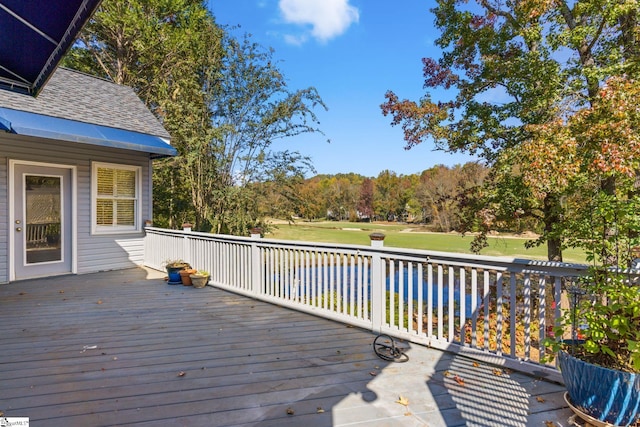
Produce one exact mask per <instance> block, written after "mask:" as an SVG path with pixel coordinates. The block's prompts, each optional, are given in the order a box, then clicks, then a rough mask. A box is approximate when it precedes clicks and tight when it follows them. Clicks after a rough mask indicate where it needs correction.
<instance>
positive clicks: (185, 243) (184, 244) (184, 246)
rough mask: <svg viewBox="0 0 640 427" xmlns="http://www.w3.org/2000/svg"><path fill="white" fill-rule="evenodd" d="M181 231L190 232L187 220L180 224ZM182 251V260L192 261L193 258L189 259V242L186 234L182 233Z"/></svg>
mask: <svg viewBox="0 0 640 427" xmlns="http://www.w3.org/2000/svg"><path fill="white" fill-rule="evenodd" d="M182 231H184V232H185V233H191V224H189V223H188V222H185V223H184V224H182ZM182 253H183V254H184V258H183V260H184V261H186V262H188V263H192V262H193V260H192V259H191V244H190V242H189V235H188V234H185V235H184V239H183V241H182Z"/></svg>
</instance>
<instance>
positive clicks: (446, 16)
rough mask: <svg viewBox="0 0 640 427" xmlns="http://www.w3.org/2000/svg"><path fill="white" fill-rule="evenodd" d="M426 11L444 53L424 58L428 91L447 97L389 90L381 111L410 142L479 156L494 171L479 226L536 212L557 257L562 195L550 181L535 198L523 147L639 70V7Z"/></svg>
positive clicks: (604, 0)
mask: <svg viewBox="0 0 640 427" xmlns="http://www.w3.org/2000/svg"><path fill="white" fill-rule="evenodd" d="M433 11H434V13H435V16H436V26H437V27H438V28H439V29H440V30H441V32H442V33H441V36H440V38H439V39H438V41H437V44H438V46H440V47H441V48H442V49H443V50H444V53H443V55H442V57H440V58H439V59H433V58H425V59H423V66H424V68H423V71H424V76H425V87H426V88H427V89H429V90H431V89H436V88H444V89H447V90H450V89H453V90H450V91H449V93H451V92H453V94H454V95H453V97H452V98H451V99H449V100H446V101H436V100H433V99H432V97H431V95H430V94H429V93H427V94H426V96H425V97H423V98H422V99H420V100H419V101H417V102H415V101H409V100H400V99H399V97H398V96H397V95H396V94H395V93H393V92H391V91H390V92H387V94H386V95H385V97H386V102H385V103H384V104H383V105H382V111H383V114H385V115H391V116H392V124H393V125H401V126H402V127H403V130H404V134H405V141H406V142H407V147H409V148H410V147H412V146H413V145H415V144H418V143H421V142H423V141H425V140H429V139H432V140H433V141H434V142H435V144H436V146H437V147H439V148H441V149H446V150H451V151H457V150H463V151H467V152H470V153H474V154H478V155H480V156H481V157H483V158H484V159H485V161H486V162H487V164H488V165H490V166H492V169H493V173H492V176H491V177H490V179H488V180H487V184H486V186H485V191H484V194H485V196H486V197H487V199H486V200H485V201H484V203H479V204H478V205H477V207H478V210H477V212H478V213H479V214H481V215H480V216H479V218H483V219H482V220H481V222H482V224H483V226H484V228H483V230H482V231H486V230H488V229H489V228H491V227H493V226H494V225H495V224H496V223H499V222H509V221H511V219H510V218H515V217H516V216H515V215H514V213H516V212H523V213H524V215H531V216H532V217H537V218H540V220H541V221H542V223H543V224H544V227H543V236H542V238H541V239H540V240H539V241H538V242H537V243H542V242H547V244H548V256H549V259H553V260H561V259H562V254H561V248H562V243H563V241H564V239H565V238H566V237H567V233H566V229H565V228H566V227H565V222H564V220H565V215H564V212H563V207H562V203H561V201H562V199H563V197H564V196H565V195H564V194H562V192H560V191H558V189H557V188H555V187H550V188H549V191H546V192H544V194H542V193H538V196H542V198H539V197H536V196H535V195H534V194H533V191H532V189H531V188H529V187H528V186H527V184H526V181H525V180H524V179H523V177H522V173H523V171H525V170H527V169H531V168H533V167H534V165H533V164H531V163H530V164H527V163H521V162H522V160H523V157H522V156H521V153H522V147H523V145H524V144H525V143H527V142H528V141H531V140H533V139H535V138H537V137H538V135H539V134H540V132H538V130H537V129H542V128H543V127H544V126H547V125H548V124H550V123H553V122H555V121H560V122H564V121H565V120H566V119H567V117H570V116H572V115H573V114H574V113H575V111H576V110H580V109H581V108H584V106H592V102H593V100H594V99H595V97H596V96H597V93H598V89H599V87H601V85H602V83H603V82H604V81H605V80H606V78H607V77H609V76H616V75H623V74H625V73H633V74H635V73H637V71H638V61H637V59H638V52H639V48H638V40H639V38H638V26H637V14H638V6H637V3H636V2H634V1H622V2H619V1H613V0H585V1H578V2H573V3H568V2H565V1H563V0H560V1H558V2H546V1H544V2H543V1H527V2H516V3H503V2H497V1H495V2H493V1H489V0H479V1H478V2H475V3H472V4H470V3H468V2H464V1H458V0H439V1H438V6H437V7H436V8H435V9H434V10H433ZM541 127H542V128H541ZM548 136H549V137H551V138H553V137H554V135H552V134H548ZM556 145H558V144H556ZM605 185H606V184H605ZM609 185H610V183H609ZM503 196H507V197H512V199H511V201H512V203H510V204H509V206H510V207H511V208H512V211H509V210H506V209H496V206H499V205H500V204H501V203H502V200H501V197H503ZM483 205H484V206H483ZM502 207H504V204H502ZM513 209H516V210H513ZM484 219H489V222H484ZM471 222H472V221H469V222H468V223H471Z"/></svg>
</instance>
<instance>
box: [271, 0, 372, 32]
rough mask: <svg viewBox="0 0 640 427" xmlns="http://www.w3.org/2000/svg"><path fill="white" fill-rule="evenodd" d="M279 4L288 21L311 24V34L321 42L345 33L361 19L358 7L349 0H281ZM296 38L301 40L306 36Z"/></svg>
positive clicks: (297, 23)
mask: <svg viewBox="0 0 640 427" xmlns="http://www.w3.org/2000/svg"><path fill="white" fill-rule="evenodd" d="M279 6H280V12H281V13H282V16H283V17H284V20H285V21H286V22H288V23H291V24H296V25H310V26H311V36H312V37H314V38H316V39H317V40H319V41H321V42H326V41H328V40H330V39H332V38H334V37H337V36H339V35H341V34H343V33H344V32H345V31H347V29H348V28H349V26H350V25H351V24H353V23H354V22H358V20H359V19H360V12H359V11H358V8H356V7H353V6H351V5H350V4H349V0H280V1H279ZM292 37H293V36H292ZM294 40H297V41H298V42H300V41H301V40H304V36H301V37H294Z"/></svg>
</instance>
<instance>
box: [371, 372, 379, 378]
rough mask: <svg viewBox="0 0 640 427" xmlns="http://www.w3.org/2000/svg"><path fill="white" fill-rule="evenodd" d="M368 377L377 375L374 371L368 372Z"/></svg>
mask: <svg viewBox="0 0 640 427" xmlns="http://www.w3.org/2000/svg"><path fill="white" fill-rule="evenodd" d="M369 375H371V376H372V377H375V376H376V375H378V373H377V372H375V371H371V372H369Z"/></svg>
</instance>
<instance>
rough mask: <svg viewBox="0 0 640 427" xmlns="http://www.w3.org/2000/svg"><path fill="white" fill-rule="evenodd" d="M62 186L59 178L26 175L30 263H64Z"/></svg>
mask: <svg viewBox="0 0 640 427" xmlns="http://www.w3.org/2000/svg"><path fill="white" fill-rule="evenodd" d="M61 190H62V183H61V178H60V177H56V176H39V175H26V176H25V196H24V200H25V209H26V218H25V240H26V242H25V243H26V244H25V250H26V256H25V259H26V261H27V264H36V263H40V262H52V261H61V260H62V193H61Z"/></svg>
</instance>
